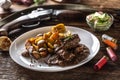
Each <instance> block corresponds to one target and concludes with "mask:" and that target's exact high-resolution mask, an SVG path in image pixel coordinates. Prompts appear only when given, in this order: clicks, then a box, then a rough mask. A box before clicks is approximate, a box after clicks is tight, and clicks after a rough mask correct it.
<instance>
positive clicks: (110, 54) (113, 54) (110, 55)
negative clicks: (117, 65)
mask: <svg viewBox="0 0 120 80" xmlns="http://www.w3.org/2000/svg"><path fill="white" fill-rule="evenodd" d="M106 50H107V53H108V55H109V57H110V58H111V60H112V61H116V60H117V56H116V54H115V52H114V51H113V50H112V49H111V48H110V47H107V48H106Z"/></svg>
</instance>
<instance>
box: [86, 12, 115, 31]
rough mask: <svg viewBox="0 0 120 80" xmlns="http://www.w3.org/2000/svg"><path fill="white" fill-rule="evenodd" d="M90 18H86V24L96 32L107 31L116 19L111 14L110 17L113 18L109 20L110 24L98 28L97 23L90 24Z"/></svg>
mask: <svg viewBox="0 0 120 80" xmlns="http://www.w3.org/2000/svg"><path fill="white" fill-rule="evenodd" d="M90 15H91V14H90ZM88 16H89V15H88ZM88 16H87V17H86V22H87V24H88V25H89V27H91V28H92V29H93V30H94V31H107V30H108V29H109V28H110V27H111V25H112V24H113V22H114V17H113V16H112V15H111V14H109V16H110V17H111V18H110V19H109V21H108V23H107V24H106V25H99V26H98V25H95V22H94V23H91V22H89V20H88Z"/></svg>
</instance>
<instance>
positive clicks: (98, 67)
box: [94, 56, 108, 70]
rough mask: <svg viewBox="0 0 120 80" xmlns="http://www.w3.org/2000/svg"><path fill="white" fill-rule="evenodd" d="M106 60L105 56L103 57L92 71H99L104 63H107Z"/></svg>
mask: <svg viewBox="0 0 120 80" xmlns="http://www.w3.org/2000/svg"><path fill="white" fill-rule="evenodd" d="M107 60H108V58H107V57H106V56H103V57H102V58H101V59H100V60H99V61H98V62H97V63H96V64H95V65H94V69H95V70H100V69H101V68H102V67H103V66H104V65H105V64H106V63H107Z"/></svg>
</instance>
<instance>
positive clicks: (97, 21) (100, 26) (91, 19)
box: [86, 12, 114, 31]
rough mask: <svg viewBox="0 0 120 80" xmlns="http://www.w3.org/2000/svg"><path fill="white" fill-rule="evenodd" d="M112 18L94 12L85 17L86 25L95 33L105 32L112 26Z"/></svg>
mask: <svg viewBox="0 0 120 80" xmlns="http://www.w3.org/2000/svg"><path fill="white" fill-rule="evenodd" d="M113 20H114V18H113V16H112V15H110V14H107V13H103V12H95V13H92V14H90V15H88V16H87V17H86V21H87V24H88V25H89V26H90V27H91V28H92V29H94V30H95V31H106V30H108V29H109V28H110V27H111V25H112V24H113Z"/></svg>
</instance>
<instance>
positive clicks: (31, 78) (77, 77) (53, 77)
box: [0, 0, 120, 80]
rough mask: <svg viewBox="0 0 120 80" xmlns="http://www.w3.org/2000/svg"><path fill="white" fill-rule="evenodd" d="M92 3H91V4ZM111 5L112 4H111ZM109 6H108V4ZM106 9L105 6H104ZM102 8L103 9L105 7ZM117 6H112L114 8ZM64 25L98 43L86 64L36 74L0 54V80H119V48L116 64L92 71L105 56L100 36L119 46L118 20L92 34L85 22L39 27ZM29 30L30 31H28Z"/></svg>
mask: <svg viewBox="0 0 120 80" xmlns="http://www.w3.org/2000/svg"><path fill="white" fill-rule="evenodd" d="M86 1H88V2H86V4H88V3H89V5H92V6H93V7H94V6H99V7H100V5H97V4H99V3H97V2H99V1H100V3H103V2H105V3H109V1H111V5H113V4H118V3H119V0H106V1H104V0H96V1H94V0H86ZM92 2H93V3H92ZM95 2H96V3H95ZM112 3H113V4H112ZM109 5H110V4H109ZM105 6H106V7H107V5H105ZM105 6H104V7H105ZM116 6H118V5H114V6H113V7H116ZM117 8H119V7H117ZM60 22H62V23H64V24H65V25H71V26H76V27H80V28H83V29H85V30H88V31H90V32H91V33H93V34H94V35H95V36H96V37H97V38H98V39H99V41H100V45H101V47H100V50H99V52H98V54H97V55H96V56H95V57H94V58H93V59H92V60H91V61H90V62H88V63H87V64H85V65H83V66H80V67H78V68H75V69H71V70H67V71H62V72H54V73H49V72H37V71H32V70H29V69H26V68H23V67H21V66H20V65H18V64H16V63H15V62H14V61H13V60H12V59H11V58H10V56H9V52H0V80H120V47H118V49H117V50H116V51H115V52H116V55H117V56H118V60H117V61H116V62H112V61H111V60H108V62H107V64H106V65H105V66H104V67H103V68H102V69H101V70H99V71H95V70H94V69H93V66H94V64H95V63H96V62H97V61H98V60H99V59H100V58H101V57H102V56H103V55H106V56H108V55H107V53H106V49H105V48H106V45H104V44H103V43H102V41H101V36H102V34H104V33H105V34H108V35H110V36H112V37H114V38H116V39H117V40H118V43H117V44H118V46H119V44H120V35H119V34H120V20H115V22H114V24H113V25H112V26H111V28H110V29H109V30H108V31H104V32H94V31H93V30H92V29H91V28H90V27H88V25H87V24H86V22H85V21H74V22H73V21H48V22H43V23H41V25H40V26H39V27H41V26H46V25H55V24H57V23H60ZM29 30H30V29H29ZM26 31H28V29H21V32H17V33H14V34H12V35H10V37H11V38H12V39H15V38H17V37H18V36H19V35H21V34H22V33H24V32H26Z"/></svg>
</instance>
